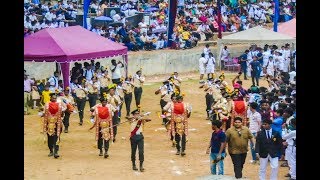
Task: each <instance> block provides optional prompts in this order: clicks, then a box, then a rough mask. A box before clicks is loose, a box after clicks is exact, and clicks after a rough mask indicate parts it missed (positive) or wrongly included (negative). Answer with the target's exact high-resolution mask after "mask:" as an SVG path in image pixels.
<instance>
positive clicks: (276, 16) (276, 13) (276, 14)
mask: <svg viewBox="0 0 320 180" xmlns="http://www.w3.org/2000/svg"><path fill="white" fill-rule="evenodd" d="M273 2H274V15H273V31H274V32H278V20H279V15H280V12H279V0H274V1H273Z"/></svg>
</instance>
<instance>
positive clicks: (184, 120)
mask: <svg viewBox="0 0 320 180" xmlns="http://www.w3.org/2000/svg"><path fill="white" fill-rule="evenodd" d="M190 115H191V106H190V105H189V104H188V103H185V102H183V97H182V96H178V97H177V102H176V103H174V104H173V106H172V107H171V122H170V129H171V133H172V135H174V136H175V141H176V143H177V145H176V148H177V153H176V155H180V153H181V156H184V155H186V153H185V149H186V136H188V118H189V117H190ZM180 141H181V146H180Z"/></svg>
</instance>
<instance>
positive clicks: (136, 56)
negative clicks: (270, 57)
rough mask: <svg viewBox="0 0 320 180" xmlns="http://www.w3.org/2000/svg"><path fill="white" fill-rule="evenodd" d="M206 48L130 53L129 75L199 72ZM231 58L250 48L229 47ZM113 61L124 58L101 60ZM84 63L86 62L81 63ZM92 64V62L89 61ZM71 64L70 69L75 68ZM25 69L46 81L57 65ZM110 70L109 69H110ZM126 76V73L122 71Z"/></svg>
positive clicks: (30, 65) (33, 65)
mask: <svg viewBox="0 0 320 180" xmlns="http://www.w3.org/2000/svg"><path fill="white" fill-rule="evenodd" d="M203 48H204V46H199V47H195V48H193V49H187V50H154V51H139V52H129V54H128V62H129V68H128V74H129V75H133V74H134V73H135V72H136V71H137V70H139V69H140V68H142V71H143V72H142V73H143V74H144V75H157V74H168V73H169V74H171V73H173V72H174V71H177V72H191V71H198V67H199V62H198V60H199V58H200V55H201V53H202V51H203ZM228 48H229V49H230V51H231V56H239V55H240V54H241V53H242V52H244V50H245V49H246V48H248V46H243V45H228ZM210 49H211V51H212V52H213V54H214V56H215V57H216V56H217V47H216V46H215V47H210ZM111 59H116V60H121V61H122V57H121V56H120V57H113V58H106V59H99V60H95V61H99V62H100V64H101V65H102V66H104V67H110V65H111ZM81 62H82V63H83V62H85V61H81ZM87 62H90V61H87ZM73 64H74V63H71V64H70V69H71V68H72V67H73V66H74V65H73ZM24 68H25V69H26V71H27V73H28V74H30V77H34V78H36V79H45V78H48V77H50V76H52V75H53V72H54V71H55V63H35V62H34V63H32V62H25V63H24ZM108 69H109V68H108ZM122 73H123V75H124V71H122Z"/></svg>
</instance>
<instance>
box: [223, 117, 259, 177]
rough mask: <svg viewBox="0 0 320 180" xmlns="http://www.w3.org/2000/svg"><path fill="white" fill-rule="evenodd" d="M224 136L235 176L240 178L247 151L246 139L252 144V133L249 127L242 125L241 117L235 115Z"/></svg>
mask: <svg viewBox="0 0 320 180" xmlns="http://www.w3.org/2000/svg"><path fill="white" fill-rule="evenodd" d="M226 137H227V140H226V142H227V144H228V152H229V154H230V156H231V160H232V163H233V168H234V173H235V177H236V178H237V179H239V178H242V170H243V165H244V163H245V160H246V157H247V153H248V141H249V140H250V142H251V143H252V144H254V141H253V139H254V138H253V135H252V133H251V132H250V130H249V128H247V127H245V126H242V118H241V117H235V118H234V122H233V126H232V127H231V128H229V129H228V130H227V131H226Z"/></svg>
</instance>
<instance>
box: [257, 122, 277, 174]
mask: <svg viewBox="0 0 320 180" xmlns="http://www.w3.org/2000/svg"><path fill="white" fill-rule="evenodd" d="M271 124H272V120H270V119H266V120H264V121H263V124H262V126H263V130H262V131H259V132H258V135H257V142H256V152H257V157H260V158H259V159H260V171H259V179H260V180H261V179H266V171H267V165H268V160H269V161H270V165H271V175H270V179H271V180H276V179H278V178H277V177H278V170H279V162H278V156H277V153H278V152H279V151H280V150H281V143H282V139H281V136H280V134H279V132H277V131H273V130H272V129H271Z"/></svg>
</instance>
